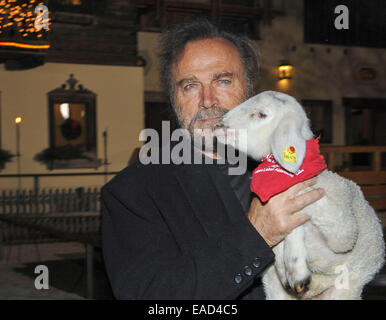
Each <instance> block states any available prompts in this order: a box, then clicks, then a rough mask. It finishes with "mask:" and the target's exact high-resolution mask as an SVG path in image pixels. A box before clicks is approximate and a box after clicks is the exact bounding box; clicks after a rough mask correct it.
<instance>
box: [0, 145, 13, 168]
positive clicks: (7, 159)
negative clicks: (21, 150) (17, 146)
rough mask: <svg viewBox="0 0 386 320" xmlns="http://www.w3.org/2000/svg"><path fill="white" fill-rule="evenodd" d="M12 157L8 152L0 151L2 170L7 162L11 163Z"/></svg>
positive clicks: (0, 166)
mask: <svg viewBox="0 0 386 320" xmlns="http://www.w3.org/2000/svg"><path fill="white" fill-rule="evenodd" d="M14 156H15V155H14V154H12V153H10V152H9V151H7V150H3V149H0V168H3V167H4V165H5V164H6V163H7V162H11V161H12V158H13V157H14Z"/></svg>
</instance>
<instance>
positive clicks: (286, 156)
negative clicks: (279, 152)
mask: <svg viewBox="0 0 386 320" xmlns="http://www.w3.org/2000/svg"><path fill="white" fill-rule="evenodd" d="M283 160H284V161H285V162H291V163H296V162H297V161H298V158H297V156H296V152H295V148H294V147H292V146H291V147H288V148H286V149H284V150H283Z"/></svg>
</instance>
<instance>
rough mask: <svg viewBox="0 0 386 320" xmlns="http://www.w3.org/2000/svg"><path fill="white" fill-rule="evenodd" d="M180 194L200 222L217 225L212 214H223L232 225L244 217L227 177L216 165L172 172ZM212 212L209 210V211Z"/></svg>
mask: <svg viewBox="0 0 386 320" xmlns="http://www.w3.org/2000/svg"><path fill="white" fill-rule="evenodd" d="M173 174H174V176H175V177H176V179H177V180H178V182H179V184H180V186H181V190H182V191H183V193H184V195H185V196H186V198H187V199H188V200H189V202H190V204H191V206H192V208H193V210H194V212H195V214H196V215H197V216H199V217H201V218H202V220H204V221H206V222H209V223H214V224H216V221H217V219H219V218H220V217H218V216H216V214H215V212H213V211H214V210H216V212H218V211H219V210H221V211H223V212H224V213H225V215H223V217H225V216H226V219H227V220H229V222H235V221H237V220H239V219H240V217H241V216H243V215H245V213H244V211H243V208H242V206H241V204H240V201H239V199H238V198H237V196H236V194H235V192H234V191H233V189H232V187H231V184H230V181H229V177H228V176H226V175H225V174H224V173H222V172H221V171H220V169H219V168H218V167H217V165H216V164H205V163H202V164H182V165H180V166H176V169H175V170H174V172H173ZM208 207H209V208H212V210H208Z"/></svg>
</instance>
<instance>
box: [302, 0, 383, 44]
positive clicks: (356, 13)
mask: <svg viewBox="0 0 386 320" xmlns="http://www.w3.org/2000/svg"><path fill="white" fill-rule="evenodd" d="M304 5H305V8H304V9H305V10H304V12H305V14H304V42H306V43H321V44H327V45H341V46H364V47H377V48H385V47H386V19H385V15H386V6H385V1H384V0H371V1H370V0H366V1H364V0H323V1H315V0H305V2H304ZM338 5H345V6H346V7H347V8H348V10H349V29H341V30H338V29H336V28H335V24H334V22H335V19H336V17H338V16H339V14H336V13H335V12H334V11H335V8H336V7H337V6H338Z"/></svg>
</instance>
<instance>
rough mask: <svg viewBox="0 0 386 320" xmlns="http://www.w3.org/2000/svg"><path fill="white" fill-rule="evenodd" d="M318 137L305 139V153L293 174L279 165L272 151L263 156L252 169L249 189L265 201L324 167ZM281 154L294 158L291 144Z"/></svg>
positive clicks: (294, 151)
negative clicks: (299, 165)
mask: <svg viewBox="0 0 386 320" xmlns="http://www.w3.org/2000/svg"><path fill="white" fill-rule="evenodd" d="M319 138H320V137H318V138H316V139H310V140H307V141H306V154H305V157H304V160H303V163H302V165H301V167H300V168H299V170H298V172H296V173H295V174H294V173H292V172H289V171H287V170H285V169H284V168H283V167H281V166H280V165H279V164H278V163H277V162H276V160H275V159H274V157H273V155H272V153H270V154H269V155H267V156H265V157H264V158H263V159H262V162H261V163H260V164H259V166H258V167H257V168H256V169H255V170H254V171H253V175H252V181H251V191H252V192H254V193H256V194H257V195H258V196H259V198H260V200H261V201H263V202H266V201H268V200H269V199H270V198H271V197H273V196H274V195H276V194H278V193H280V192H282V191H284V190H287V189H288V188H289V187H291V186H293V185H295V184H297V183H298V182H301V181H304V180H307V179H310V178H312V177H314V176H316V175H317V174H318V173H320V172H321V171H323V170H324V169H326V167H327V165H326V163H325V162H324V158H323V156H322V155H321V154H320V151H319ZM283 154H284V155H285V157H289V159H291V157H292V158H293V157H295V158H296V150H295V148H294V147H292V146H290V147H288V148H287V149H286V150H284V151H283ZM289 161H291V160H289ZM291 162H292V161H291Z"/></svg>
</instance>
